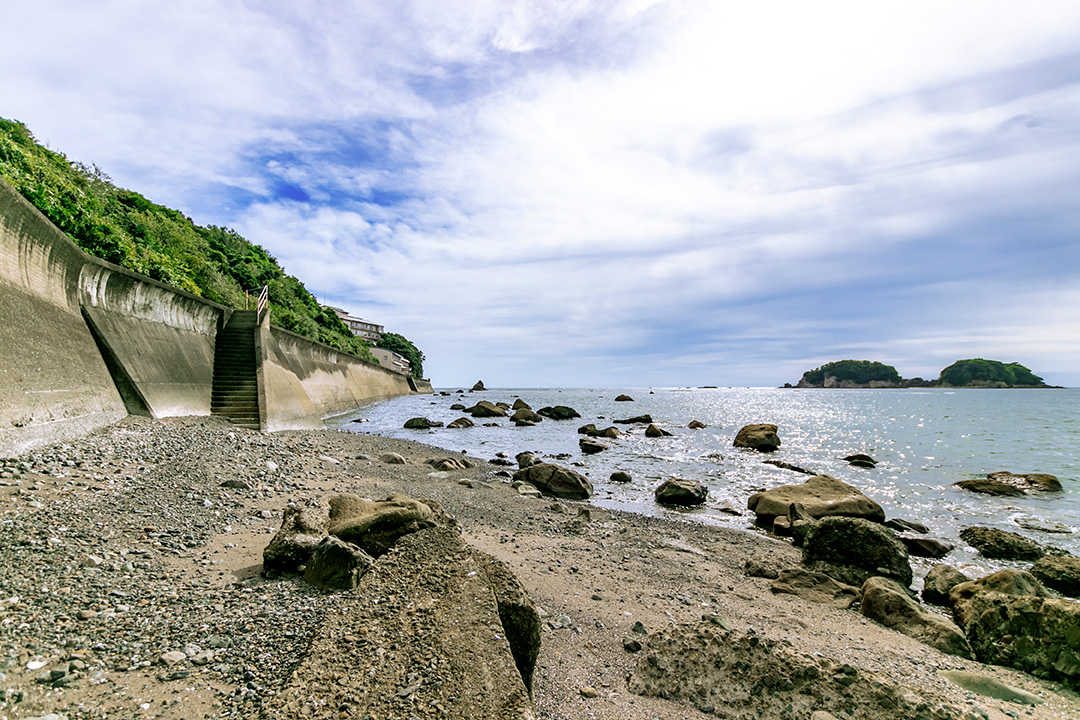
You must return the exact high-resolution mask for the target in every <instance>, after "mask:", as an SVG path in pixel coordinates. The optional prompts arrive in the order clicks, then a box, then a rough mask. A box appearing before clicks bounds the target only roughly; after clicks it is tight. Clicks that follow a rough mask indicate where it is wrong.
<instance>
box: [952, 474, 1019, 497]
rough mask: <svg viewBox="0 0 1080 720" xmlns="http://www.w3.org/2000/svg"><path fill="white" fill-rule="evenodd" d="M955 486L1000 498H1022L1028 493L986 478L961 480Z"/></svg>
mask: <svg viewBox="0 0 1080 720" xmlns="http://www.w3.org/2000/svg"><path fill="white" fill-rule="evenodd" d="M953 485H954V486H955V487H958V488H960V489H961V490H968V491H969V492H976V493H981V494H983V495H995V496H998V497H1021V496H1023V495H1027V493H1026V492H1024V491H1023V490H1021V489H1020V488H1018V487H1015V486H1013V485H1008V484H1006V483H1003V482H998V481H997V480H988V479H986V478H981V479H977V480H961V481H960V482H954V483H953Z"/></svg>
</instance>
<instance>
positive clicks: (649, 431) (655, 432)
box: [645, 424, 671, 438]
mask: <svg viewBox="0 0 1080 720" xmlns="http://www.w3.org/2000/svg"><path fill="white" fill-rule="evenodd" d="M645 437H648V438H661V437H671V433H669V432H668V431H667V430H661V429H660V428H658V427H656V425H652V424H650V425H649V427H647V428H645Z"/></svg>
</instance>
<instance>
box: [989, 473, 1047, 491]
mask: <svg viewBox="0 0 1080 720" xmlns="http://www.w3.org/2000/svg"><path fill="white" fill-rule="evenodd" d="M986 477H987V479H988V480H995V481H997V482H1002V483H1006V484H1009V485H1015V486H1016V487H1019V488H1022V489H1024V490H1033V491H1035V492H1061V481H1060V480H1058V479H1057V477H1056V476H1054V475H1050V474H1049V473H1012V472H1009V471H1007V470H999V471H998V472H992V473H990V474H988V475H987V476H986Z"/></svg>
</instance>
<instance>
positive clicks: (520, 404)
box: [510, 398, 532, 410]
mask: <svg viewBox="0 0 1080 720" xmlns="http://www.w3.org/2000/svg"><path fill="white" fill-rule="evenodd" d="M510 409H511V410H532V406H531V405H529V403H527V402H525V401H524V400H522V399H521V398H518V399H517V400H515V401H514V404H513V405H511V406H510Z"/></svg>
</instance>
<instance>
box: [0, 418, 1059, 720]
mask: <svg viewBox="0 0 1080 720" xmlns="http://www.w3.org/2000/svg"><path fill="white" fill-rule="evenodd" d="M388 452H396V453H398V454H400V455H401V456H402V457H403V458H404V459H405V460H406V464H404V465H390V464H385V463H382V462H380V461H379V460H378V458H379V456H380V455H382V454H384V453H388ZM446 456H447V451H445V450H440V449H438V448H433V447H430V446H426V445H423V444H420V443H415V442H411V441H407V440H394V439H388V438H382V437H377V436H367V435H355V434H350V433H345V432H337V431H329V430H327V431H304V432H299V431H297V432H291V431H290V432H281V433H275V434H260V433H258V432H253V431H249V430H244V429H238V428H234V427H232V426H230V425H228V424H226V423H224V422H220V421H218V420H215V419H210V418H183V419H170V420H149V419H145V418H128V419H126V420H124V421H122V422H120V423H118V424H116V425H113V426H111V427H108V428H106V429H104V430H102V431H99V432H97V433H95V434H94V435H92V436H89V437H87V438H85V439H82V440H80V441H77V442H72V443H69V444H65V445H58V446H52V447H48V448H43V449H40V450H38V451H35V452H32V453H29V454H27V455H25V456H23V457H21V458H15V459H8V460H6V461H3V463H2V466H3V467H2V468H0V511H2V512H0V554H2V555H0V720H6V719H7V718H12V719H14V718H43V717H49V718H50V720H59V718H64V719H65V720H74V719H75V718H256V717H260V715H265V714H266V713H267V712H268V708H271V707H272V705H273V699H274V698H275V696H277V695H278V693H280V692H281V691H282V689H283V687H284V686H285V685H286V683H287V681H288V680H289V678H290V676H291V674H292V673H293V671H294V670H295V668H296V667H297V666H298V664H299V663H300V661H301V660H302V658H303V657H304V656H305V653H306V652H307V650H308V648H309V646H310V645H311V642H312V639H313V638H314V637H315V636H316V634H317V633H318V630H319V628H320V626H321V624H322V622H323V620H324V618H325V617H326V616H327V614H328V613H330V612H332V611H333V610H334V608H335V607H337V606H338V605H340V604H341V603H342V602H343V597H342V595H341V594H335V593H327V592H324V591H321V590H318V589H316V588H314V587H311V586H309V585H308V584H307V583H305V582H304V581H303V579H302V578H300V577H296V576H291V575H286V576H280V577H266V576H264V575H263V573H262V554H261V553H262V549H263V548H264V547H265V546H266V544H267V542H268V541H269V540H270V538H271V537H272V535H273V533H274V532H276V530H277V529H278V527H279V525H280V523H281V515H282V509H283V508H284V507H285V506H286V505H287V504H288V503H289V502H305V501H310V500H325V499H326V498H328V497H329V496H332V495H334V494H337V493H340V492H352V493H355V494H357V495H360V496H363V497H369V498H373V499H381V498H383V497H386V496H387V495H388V494H389V493H391V492H397V493H402V494H405V495H408V496H411V497H425V498H432V499H434V500H436V501H437V502H438V503H439V504H441V505H442V507H443V508H444V509H445V510H446V511H447V512H449V513H450V514H451V515H453V516H454V517H455V518H456V520H457V522H458V525H459V526H460V528H461V531H462V534H463V536H464V538H465V540H466V541H467V542H468V543H469V544H471V545H472V546H474V547H476V548H477V549H479V550H482V551H484V552H486V553H489V554H490V555H492V556H494V557H496V558H498V559H499V560H502V561H503V562H504V563H506V564H507V566H509V568H510V569H511V570H512V571H513V573H514V574H515V575H516V576H517V578H518V579H519V580H520V581H521V583H522V584H523V585H524V587H525V589H526V590H527V591H528V593H529V595H530V596H531V597H532V598H533V600H534V602H535V603H536V604H537V605H538V606H539V607H540V608H542V611H541V615H542V617H543V619H544V627H543V630H542V644H541V650H540V656H539V660H538V663H537V668H536V676H535V680H534V685H533V702H534V705H535V710H536V716H537V717H540V718H549V719H552V720H555V719H563V718H565V719H570V718H610V719H612V720H616V719H618V720H636V719H638V718H640V719H641V720H653V719H654V718H660V719H665V720H667V719H670V720H674V719H676V718H680V719H681V718H710V717H723V716H724V715H723V714H722V712H721V711H719V710H716V711H715V712H714V714H706V713H703V712H701V711H700V710H699V709H695V707H693V706H692V705H690V704H686V703H683V702H680V701H676V700H664V699H661V698H659V697H646V696H642V695H637V694H634V693H633V692H631V691H630V690H629V689H628V676H630V675H631V674H632V673H633V672H634V670H635V668H636V667H637V666H638V663H639V661H640V659H641V657H642V653H640V652H635V651H634V650H633V646H634V643H633V642H626V643H625V645H624V641H633V640H638V641H640V642H641V643H644V642H645V639H646V637H647V634H648V633H656V632H657V631H662V630H665V629H669V628H672V627H674V626H676V625H679V624H683V623H698V622H701V621H702V618H703V617H704V618H706V619H707V620H711V621H712V622H714V623H717V624H722V625H724V626H725V627H728V628H731V629H733V630H736V631H738V632H748V631H749V632H752V633H753V634H755V635H757V636H759V637H761V638H763V639H765V640H771V641H775V642H777V643H781V644H783V645H785V646H788V647H793V648H796V649H798V650H799V651H800V652H803V653H809V654H820V655H818V657H823V658H828V659H829V660H830V661H833V662H835V663H838V664H842V665H844V666H849V667H851V668H852V669H854V670H857V671H859V672H865V673H869V674H871V675H872V676H873V677H875V678H880V679H881V681H883V682H888V683H892V684H895V685H897V686H902V687H903V688H904V689H905V691H907V692H910V693H913V694H914V695H915V696H918V697H919V698H926V699H927V700H928V701H932V702H933V703H946V704H948V705H950V706H952V707H955V708H958V709H959V710H960V711H961V712H962V713H964V714H965V715H960V716H970V717H973V718H976V717H978V718H986V719H987V720H1003V719H1004V718H1008V717H1014V718H1015V717H1031V718H1059V719H1062V720H1064V719H1069V718H1072V719H1075V718H1078V717H1080V697H1078V696H1077V695H1076V694H1075V693H1072V692H1070V691H1067V690H1064V689H1062V687H1061V686H1060V685H1058V684H1055V683H1051V682H1046V681H1042V680H1039V679H1036V678H1034V677H1031V676H1029V675H1025V674H1023V673H1020V672H1016V671H1013V670H1010V669H1007V668H1000V667H991V666H986V665H982V664H980V663H977V662H973V661H968V660H964V659H961V658H958V657H955V656H951V655H944V654H942V653H940V652H938V651H936V650H934V649H933V648H930V647H928V646H926V645H923V644H920V643H918V642H916V641H915V640H912V639H911V638H908V637H906V636H904V635H900V634H898V633H896V632H893V631H891V630H888V629H886V628H884V627H882V626H879V625H877V624H875V623H873V622H871V621H869V620H867V619H865V618H863V617H862V616H861V615H860V614H858V613H857V612H855V611H851V610H839V609H835V608H832V607H829V606H826V605H819V604H814V603H809V602H807V601H805V600H802V599H800V598H797V597H795V596H792V595H784V594H774V593H772V592H771V591H770V581H769V580H767V579H763V578H760V577H751V576H748V575H747V574H746V572H745V567H746V563H747V561H748V560H751V561H754V563H756V564H758V565H759V566H763V567H766V568H773V569H776V570H780V569H783V568H786V567H792V566H795V565H798V563H799V559H800V552H799V551H798V550H797V549H796V548H794V547H792V546H791V545H790V544H789V543H787V542H784V541H780V540H777V539H774V538H770V537H767V536H765V535H763V534H759V533H755V532H751V531H736V530H730V529H723V528H716V527H710V526H706V525H702V524H700V523H696V522H692V521H690V520H686V521H683V520H680V519H678V518H676V519H667V518H647V517H642V516H637V515H631V514H626V513H619V512H613V511H607V510H600V509H597V508H594V507H590V506H588V505H587V504H584V503H580V502H572V501H567V500H553V499H551V498H530V497H524V496H520V495H518V493H517V492H516V491H514V490H512V489H511V487H510V485H509V478H508V477H506V468H502V467H498V466H494V465H489V464H488V463H486V462H483V461H479V460H475V461H474V462H475V465H476V466H475V467H473V468H471V469H468V470H462V471H455V472H449V473H438V474H434V475H432V468H431V466H429V465H426V464H425V461H426V460H429V459H432V458H439V457H446ZM500 472H502V473H503V475H500V474H498V473H500ZM462 481H469V482H468V483H467V484H464V483H463V482H462ZM639 623H640V625H638V624H639ZM635 626H636V628H637V631H635ZM751 629H752V630H751ZM642 630H644V633H642V632H641V631H642ZM627 648H630V649H627ZM944 670H960V671H970V672H977V673H981V674H983V675H988V676H991V677H993V678H995V679H997V680H1000V681H1001V682H1004V683H1006V684H1008V685H1010V686H1012V687H1015V688H1018V689H1021V690H1024V691H1026V692H1028V693H1031V694H1033V695H1036V696H1038V697H1039V698H1040V699H1041V700H1042V702H1041V704H1038V705H1035V706H1029V705H1022V704H1018V703H1014V702H1009V701H1005V700H998V699H994V698H990V697H987V696H984V695H976V694H974V693H971V692H969V691H966V690H964V689H962V688H960V687H958V686H957V685H954V684H952V683H951V682H949V681H948V680H946V679H944V678H943V677H941V676H940V675H939V672H940V671H944ZM433 712H434V711H431V712H429V711H428V710H424V709H423V708H419V707H416V708H412V707H410V708H405V709H403V710H402V713H403V714H402V715H401V717H402V718H409V717H410V716H416V717H420V718H423V717H435V716H437V715H435V714H432V713H433ZM341 716H342V717H351V716H348V715H341ZM853 716H855V717H858V716H859V713H853ZM328 717H329V716H328ZM777 717H780V716H777ZM874 717H878V716H877V715H875V716H874ZM890 717H891V716H890ZM897 717H900V715H897ZM958 717H959V716H958ZM379 720H385V718H383V717H380V718H379ZM796 720H797V718H796Z"/></svg>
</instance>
